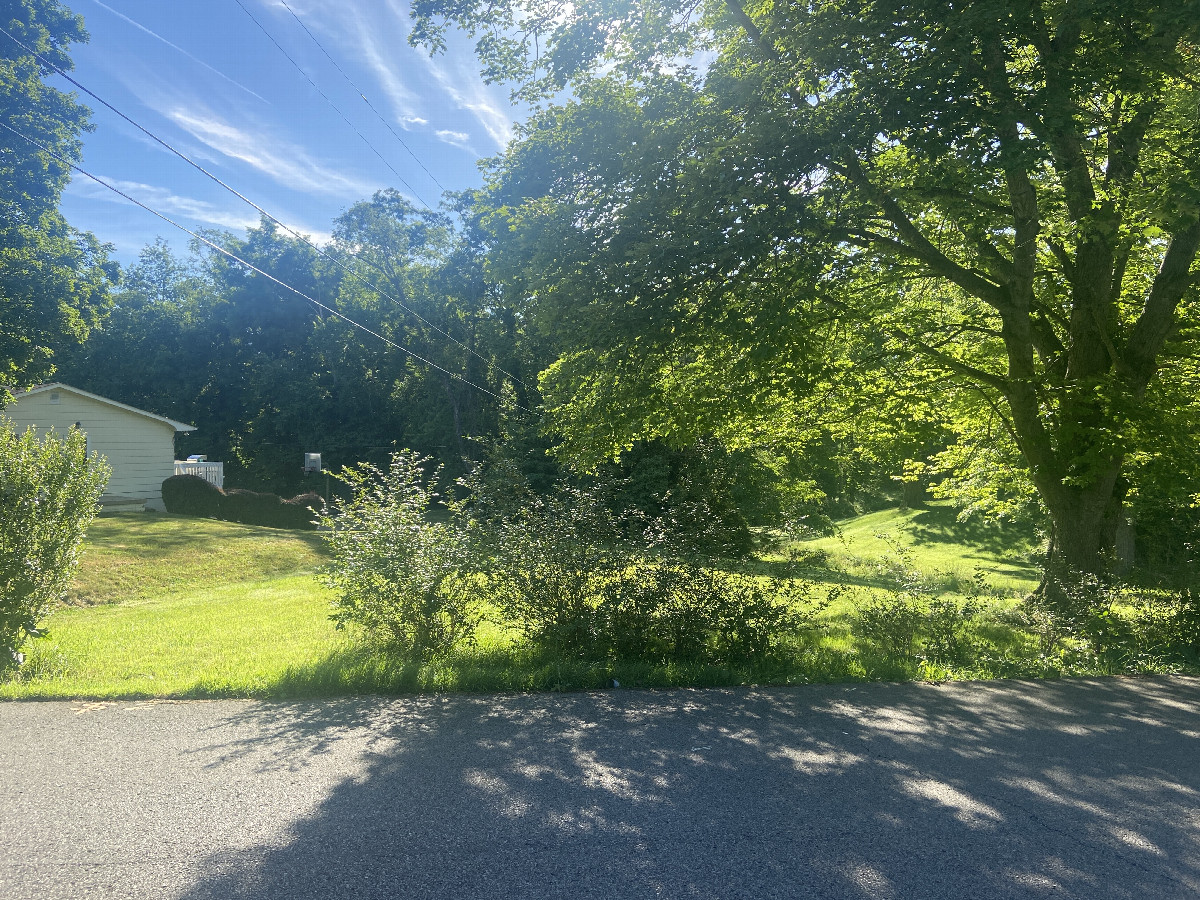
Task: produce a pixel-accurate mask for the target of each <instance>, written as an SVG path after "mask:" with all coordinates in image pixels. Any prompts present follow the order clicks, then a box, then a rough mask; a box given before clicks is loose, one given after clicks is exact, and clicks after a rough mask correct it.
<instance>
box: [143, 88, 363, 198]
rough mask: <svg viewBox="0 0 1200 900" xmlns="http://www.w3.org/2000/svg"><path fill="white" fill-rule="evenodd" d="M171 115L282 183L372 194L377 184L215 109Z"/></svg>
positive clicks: (218, 148)
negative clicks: (231, 120) (237, 122)
mask: <svg viewBox="0 0 1200 900" xmlns="http://www.w3.org/2000/svg"><path fill="white" fill-rule="evenodd" d="M166 115H167V117H168V118H169V119H171V121H173V122H174V123H175V124H176V125H178V126H179V127H180V128H182V129H183V130H184V131H186V132H187V133H188V134H190V135H191V136H192V137H193V138H195V139H196V140H198V141H200V142H201V143H203V144H204V145H205V146H207V147H209V148H211V149H212V150H215V151H216V152H217V153H219V154H221V155H222V156H226V157H228V158H230V159H236V160H238V161H239V162H243V163H245V164H246V165H248V166H251V167H252V168H254V169H257V170H258V171H259V172H262V173H263V174H264V175H267V176H268V177H270V178H272V179H274V180H275V181H277V182H279V183H280V184H283V185H286V186H287V187H290V188H293V189H294V190H298V191H304V192H309V193H322V194H330V195H333V196H337V197H344V196H347V195H350V196H353V197H363V196H368V195H369V194H371V193H372V191H374V190H375V185H372V184H369V183H367V182H364V181H359V180H357V179H353V178H349V177H347V176H346V175H344V174H342V173H341V172H339V171H337V170H335V169H331V168H329V167H327V166H323V165H321V164H320V163H318V162H317V161H316V160H314V159H312V157H310V156H309V155H308V153H307V152H306V151H305V150H304V149H303V148H302V147H298V146H295V145H291V144H288V143H285V142H284V141H282V140H280V139H278V138H275V137H272V136H270V135H268V134H267V133H266V131H265V130H256V131H254V132H250V131H246V130H243V129H241V128H238V127H237V126H235V125H231V124H229V123H228V122H225V121H223V120H221V119H219V118H217V117H216V116H215V115H214V114H212V113H211V112H209V113H205V112H196V111H192V110H189V109H184V108H183V107H176V108H174V109H171V110H168V111H167V113H166Z"/></svg>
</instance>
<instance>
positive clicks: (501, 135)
mask: <svg viewBox="0 0 1200 900" xmlns="http://www.w3.org/2000/svg"><path fill="white" fill-rule="evenodd" d="M420 58H421V60H422V62H423V63H424V65H425V67H426V69H427V70H428V71H429V74H430V75H432V76H433V79H434V81H436V82H437V85H438V87H440V88H441V89H442V90H443V91H444V92H445V93H446V95H447V96H448V97H449V98H450V99H451V100H453V101H454V103H455V104H456V105H457V106H458V107H459V108H460V109H464V110H466V111H467V112H469V113H471V114H472V115H473V116H475V118H476V119H478V120H479V124H481V125H482V126H483V129H484V131H486V132H487V133H488V137H490V138H491V139H492V141H493V142H494V143H495V144H496V147H497V149H500V148H503V147H504V146H505V145H506V144H508V142H509V141H510V140H512V136H513V129H512V118H511V112H510V111H509V110H507V109H505V108H504V107H503V106H502V105H501V104H500V103H499V102H497V101H496V100H495V99H494V98H493V97H491V96H490V95H489V94H488V91H487V87H486V86H485V85H484V84H483V82H482V81H480V80H479V76H478V75H476V74H475V72H474V69H473V66H474V62H473V60H472V61H471V62H469V63H468V62H465V61H463V60H457V61H454V62H451V63H450V65H448V66H446V65H442V64H441V63H439V62H438V61H437V60H435V59H433V58H431V57H428V56H425V55H424V54H421V56H420Z"/></svg>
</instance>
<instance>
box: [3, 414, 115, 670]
mask: <svg viewBox="0 0 1200 900" xmlns="http://www.w3.org/2000/svg"><path fill="white" fill-rule="evenodd" d="M108 475H109V469H108V466H107V464H106V463H105V462H104V460H103V459H101V458H100V457H98V456H96V454H92V455H91V456H90V457H89V456H88V455H87V439H86V437H85V436H84V434H83V433H82V432H81V431H79V430H78V429H74V428H72V429H71V431H70V432H69V433H68V434H67V436H66V437H65V438H64V437H59V436H58V435H56V434H54V433H53V432H51V433H49V434H46V435H44V436H43V437H41V438H39V437H38V436H37V434H36V432H35V431H34V430H33V429H32V428H31V429H28V430H27V431H25V432H24V433H23V434H17V432H16V430H15V428H14V427H13V425H12V424H11V423H9V422H6V421H4V420H2V419H0V522H2V523H3V528H0V673H3V672H4V671H6V670H8V669H11V668H14V667H15V666H18V665H20V664H21V663H22V662H24V656H23V655H22V653H21V647H22V645H23V644H24V643H25V641H26V639H27V638H29V637H31V636H37V635H38V634H40V633H41V632H40V631H39V629H38V625H39V623H40V622H41V620H42V618H43V617H44V616H45V615H46V613H47V612H48V611H49V610H50V607H51V605H52V604H54V603H55V602H57V601H59V600H61V598H62V596H63V592H64V590H65V588H66V586H67V583H68V582H69V580H70V578H71V574H72V572H73V571H74V569H75V563H76V560H77V553H78V550H79V544H80V542H81V541H82V540H83V536H84V532H85V530H86V529H87V526H88V523H90V522H91V520H92V519H93V518H94V517H95V515H96V511H97V509H98V508H99V499H100V494H101V492H102V491H103V490H104V485H105V484H106V483H107V482H108Z"/></svg>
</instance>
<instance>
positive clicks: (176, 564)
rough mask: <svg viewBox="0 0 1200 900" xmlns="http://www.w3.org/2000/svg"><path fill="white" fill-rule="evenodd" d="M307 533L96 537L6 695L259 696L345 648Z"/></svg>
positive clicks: (314, 540)
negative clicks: (293, 672)
mask: <svg viewBox="0 0 1200 900" xmlns="http://www.w3.org/2000/svg"><path fill="white" fill-rule="evenodd" d="M322 554H323V551H322V544H321V541H320V539H319V538H318V537H317V536H316V535H314V534H313V533H311V532H293V531H285V530H279V529H271V528H255V527H251V526H247V525H237V524H232V523H228V522H216V521H212V520H207V519H188V518H182V517H174V516H166V515H152V514H147V515H136V516H135V515H127V516H113V517H110V518H102V519H98V520H96V522H94V523H93V525H92V527H91V528H90V529H89V532H88V540H87V542H86V544H85V546H84V549H83V555H82V557H81V560H80V565H79V570H78V572H77V574H76V578H75V580H74V583H73V584H72V587H71V590H70V591H69V592H68V602H69V603H71V604H73V605H71V606H68V607H66V608H64V609H61V610H59V611H58V612H56V613H54V614H53V615H52V616H51V617H50V618H49V620H48V621H47V622H46V625H47V627H48V629H49V632H50V633H49V635H48V636H47V637H45V638H42V639H39V640H35V641H32V642H30V644H29V645H28V646H27V648H26V649H27V652H28V654H29V660H28V662H27V663H26V665H25V667H24V669H23V670H22V672H21V673H20V680H18V681H15V682H10V683H0V698H4V697H66V696H70V697H113V696H120V697H138V696H261V695H265V694H269V693H272V688H271V685H273V684H274V683H275V682H277V681H278V680H279V678H280V673H282V672H286V671H287V670H289V669H292V668H303V667H304V666H307V665H310V664H311V663H312V662H313V661H314V660H316V659H319V658H321V657H323V656H324V655H326V654H329V653H334V652H337V651H339V650H341V649H343V648H344V647H345V645H346V644H348V643H349V641H348V640H347V638H346V637H345V636H344V635H342V634H339V633H337V632H335V631H334V629H333V625H332V623H330V621H329V619H328V603H329V598H328V596H327V595H326V593H325V592H324V591H323V589H322V588H321V587H320V586H319V585H318V584H317V582H316V580H315V579H314V578H313V577H312V573H313V572H314V571H315V569H316V567H317V566H318V565H320V563H321V561H322Z"/></svg>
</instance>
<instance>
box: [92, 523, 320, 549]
mask: <svg viewBox="0 0 1200 900" xmlns="http://www.w3.org/2000/svg"><path fill="white" fill-rule="evenodd" d="M213 538H216V539H219V540H221V541H222V542H223V543H224V542H226V541H229V542H235V543H239V544H255V543H270V542H273V541H278V540H280V539H285V538H286V539H288V540H295V541H299V542H300V543H303V544H305V545H307V546H308V547H309V548H310V549H312V550H313V551H315V552H318V553H320V554H322V555H324V554H325V552H326V548H325V542H324V541H323V540H322V539H321V536H320V535H319V534H318V533H317V532H315V531H302V530H297V529H290V528H267V527H265V526H253V525H241V524H238V523H236V522H223V521H219V520H217V519H198V518H192V517H190V516H177V515H171V514H170V513H146V514H144V515H133V514H126V515H122V516H107V517H101V518H97V519H96V520H95V521H93V522H92V524H91V525H90V526H89V528H88V535H87V541H88V543H89V544H91V545H92V546H93V547H97V548H104V549H107V548H108V546H110V545H121V546H122V547H124V548H125V549H128V550H130V551H136V553H137V555H138V556H139V557H140V558H142V559H165V558H169V557H172V556H177V555H178V554H180V553H181V552H185V551H203V549H204V541H205V540H206V539H213Z"/></svg>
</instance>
